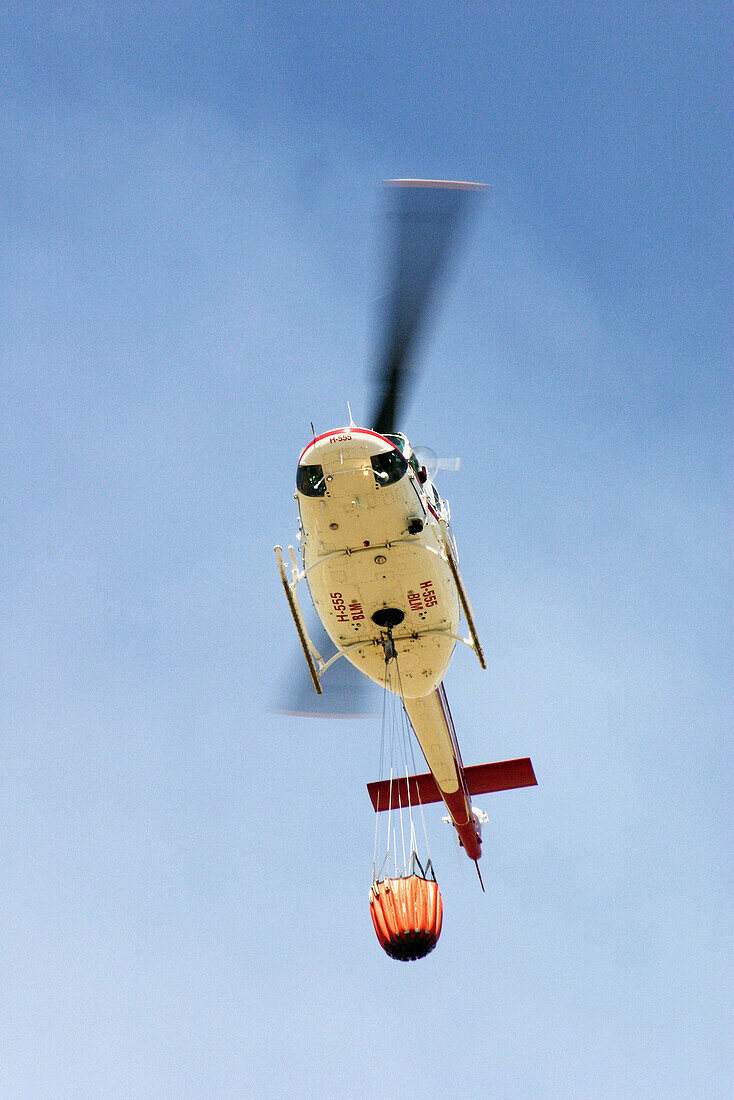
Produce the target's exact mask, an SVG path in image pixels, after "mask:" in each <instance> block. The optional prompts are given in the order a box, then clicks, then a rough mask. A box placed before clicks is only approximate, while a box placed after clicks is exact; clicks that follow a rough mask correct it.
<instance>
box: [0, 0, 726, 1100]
mask: <svg viewBox="0 0 734 1100" xmlns="http://www.w3.org/2000/svg"><path fill="white" fill-rule="evenodd" d="M189 8H190V6H188V5H180V6H179V5H174V4H161V3H147V4H141V3H134V2H133V3H131V4H127V5H125V7H124V10H122V9H120V8H119V6H117V5H105V4H93V5H86V4H84V5H82V4H68V3H67V4H65V3H56V4H54V5H47V4H32V3H27V4H23V5H14V6H12V7H8V8H5V9H4V11H3V13H2V15H0V42H2V46H3V56H4V63H3V65H2V66H1V67H0V95H1V96H2V105H3V110H2V112H0V211H1V212H2V217H1V218H0V257H1V260H0V262H1V264H2V279H0V332H1V333H2V341H1V345H2V349H3V351H2V371H0V406H1V407H2V410H3V416H2V434H1V436H0V447H1V449H2V450H1V453H2V469H3V478H2V495H1V498H0V500H1V504H0V507H1V512H0V519H1V520H2V522H1V525H0V530H1V533H2V537H1V538H0V623H1V624H2V638H3V645H2V649H1V652H2V664H1V665H0V858H1V860H2V867H3V875H2V885H1V886H0V914H2V926H3V930H4V931H3V937H2V944H1V945H0V965H1V967H2V974H3V997H2V1002H1V1003H0V1045H1V1047H2V1050H3V1052H4V1053H3V1070H2V1082H3V1083H2V1089H0V1091H2V1092H3V1094H4V1095H8V1096H12V1097H14V1098H15V1097H26V1096H28V1097H37V1096H44V1097H45V1096H48V1097H52V1096H53V1097H56V1096H58V1097H69V1096H75V1097H76V1096H84V1097H87V1096H88V1097H98V1096H99V1097H110V1096H115V1097H117V1096H119V1097H132V1096H146V1097H147V1096H151V1097H153V1096H155V1097H158V1096H160V1097H167V1096H180V1097H184V1096H185V1097H205V1096H206V1097H213V1096H222V1097H230V1096H262V1097H280V1096H294V1097H295V1096H298V1097H314V1096H360V1097H361V1096H364V1097H372V1096H375V1095H377V1094H380V1095H390V1096H394V1097H406V1098H409V1097H414V1096H417V1095H424V1096H428V1097H444V1096H447V1095H452V1094H453V1093H454V1092H456V1091H458V1089H459V1087H460V1088H461V1089H462V1091H465V1092H468V1093H469V1094H470V1095H481V1096H492V1097H494V1096H496V1097H500V1098H514V1097H517V1098H520V1097H523V1098H524V1097H541V1098H544V1097H570V1096H573V1097H590V1098H591V1097H598V1096H605V1097H610V1098H628V1097H630V1096H636V1097H670V1096H676V1097H691V1098H694V1097H695V1098H698V1097H701V1096H707V1097H708V1096H710V1097H719V1096H721V1097H724V1096H726V1095H728V1088H729V1085H730V1080H731V1070H732V1044H731V978H730V975H731V962H732V959H731V916H732V905H731V899H732V892H731V858H730V850H731V805H732V804H731V794H730V786H731V775H732V768H731V765H732V757H731V740H730V725H731V691H730V686H729V684H730V680H731V602H730V593H731V588H730V559H729V554H728V543H727V537H726V536H727V518H728V508H729V506H730V497H729V489H730V481H729V478H730V473H729V471H730V468H731V467H730V463H731V442H730V438H731V437H730V419H731V379H730V373H729V365H728V364H729V361H730V355H731V329H730V316H729V302H730V297H731V279H730V273H729V254H728V253H729V245H728V240H729V225H728V215H729V210H728V200H729V199H730V194H731V186H730V185H731V179H730V169H729V166H728V163H727V161H728V158H729V153H728V150H729V148H730V144H731V142H730V138H731V134H730V129H729V128H728V126H727V122H726V120H725V109H726V104H727V102H728V100H729V99H730V90H731V89H730V71H729V69H728V63H727V59H726V40H727V36H728V37H729V38H730V30H731V28H730V25H728V19H727V11H726V6H725V5H723V4H717V5H705V4H704V5H695V6H694V5H682V4H681V5H676V4H665V5H663V4H645V5H642V4H640V5H624V4H606V5H593V6H592V5H586V4H552V5H551V4H547V5H546V4H535V5H532V6H526V7H523V6H518V5H509V4H508V5H494V6H491V7H490V6H489V5H487V4H486V3H482V4H462V5H455V6H453V7H451V8H450V9H449V8H447V6H446V5H443V4H424V3H417V4H414V5H410V6H403V5H394V4H393V5H370V4H358V5H357V4H354V5H349V6H346V10H339V9H338V8H337V7H336V6H332V5H323V4H313V3H311V4H301V3H291V4H287V5H286V4H273V3H271V4H267V3H266V4H258V5H257V6H256V7H255V6H254V5H253V6H252V7H250V6H248V5H235V4H225V3H220V4H216V3H212V4H200V5H196V10H195V11H194V12H193V13H192V11H191V10H189ZM392 176H427V177H432V176H435V177H450V178H468V179H476V180H480V181H483V182H486V183H488V184H489V185H490V190H489V192H488V193H487V194H486V195H485V196H484V199H483V203H482V207H481V210H480V212H479V216H478V218H477V219H476V221H475V224H474V226H473V231H472V234H471V235H470V238H469V240H468V242H467V246H466V248H465V250H464V253H463V255H462V257H461V262H460V263H458V264H457V266H456V271H455V277H454V278H453V280H452V282H451V284H450V286H449V287H448V288H447V293H446V295H445V299H444V301H443V302H442V306H441V310H440V311H439V314H438V316H437V318H436V323H435V325H434V327H433V331H432V333H431V335H430V339H427V340H426V343H425V347H424V355H423V359H422V371H421V375H420V378H419V380H418V383H417V385H416V388H415V391H414V393H413V396H412V399H411V402H410V405H409V408H408V410H407V414H406V422H405V429H406V431H407V432H408V434H409V435H410V437H411V439H413V440H414V441H415V442H416V443H424V444H426V445H429V446H431V447H433V448H434V450H436V451H438V452H439V453H441V454H445V455H453V454H459V455H460V456H461V458H462V460H463V468H462V472H461V474H460V475H454V474H445V475H443V478H442V480H441V481H440V487H441V489H442V491H443V493H444V495H446V496H448V497H449V499H450V501H451V505H452V513H453V517H454V530H455V534H456V537H457V540H458V543H459V549H460V553H461V561H462V570H463V573H464V576H465V580H466V582H467V585H468V587H469V591H470V594H471V598H472V602H473V604H474V609H475V613H476V618H477V623H478V626H479V630H480V634H481V636H482V640H483V643H484V648H485V651H486V653H487V656H488V664H489V668H488V670H487V671H486V672H481V670H480V669H479V667H478V665H477V663H476V662H475V661H473V659H472V657H471V654H469V653H468V652H466V653H464V652H462V653H458V654H457V655H456V658H455V661H454V664H453V666H452V669H451V671H450V675H449V678H448V680H447V689H448V693H449V697H450V699H451V704H452V710H453V712H454V717H455V720H456V723H457V728H458V730H459V734H460V739H461V742H462V748H463V753H464V758H465V760H466V761H467V762H468V763H479V762H482V761H484V760H490V759H503V758H508V757H512V756H516V755H525V754H529V755H531V756H532V758H533V761H534V764H535V768H536V772H537V775H538V779H539V786H538V788H537V789H534V790H531V791H520V792H513V793H506V794H501V795H497V796H495V798H494V799H489V798H486V799H484V800H483V803H482V804H483V805H484V807H485V808H486V809H487V811H488V812H489V814H490V824H489V825H488V826H487V827H486V831H485V837H486V839H485V855H484V859H483V873H484V878H485V882H486V884H487V894H486V895H482V894H481V893H480V891H479V889H478V886H477V883H476V876H475V874H474V871H473V868H471V866H470V865H469V864H468V862H467V861H466V860H464V862H463V863H462V860H461V859H460V858H459V855H458V854H457V852H456V851H455V846H454V843H453V840H452V837H451V836H450V835H449V832H448V830H447V829H446V827H445V826H443V825H442V824H441V822H440V813H438V812H435V813H433V815H432V816H429V819H428V828H429V834H430V839H431V846H432V849H433V855H434V862H435V863H436V866H437V872H438V878H439V882H440V884H441V888H442V893H443V898H444V907H445V924H444V932H443V935H442V938H441V941H440V943H439V945H438V947H437V949H436V951H435V952H434V953H433V954H432V955H431V956H430V957H429V958H428V959H426V960H425V961H424V962H423V963H421V964H415V965H411V966H401V965H398V964H396V963H393V962H391V961H390V960H389V959H388V958H387V957H386V956H384V955H383V953H382V952H381V951H380V949H379V946H378V945H377V941H376V939H375V937H374V933H373V930H372V927H371V922H370V919H369V914H368V907H367V891H368V887H369V882H370V874H371V861H372V843H373V818H372V811H371V807H370V803H369V800H368V798H367V794H366V791H365V787H364V785H365V783H366V782H367V781H368V780H369V779H373V778H376V777H377V769H378V767H379V759H378V757H379V728H378V723H377V722H376V721H370V720H363V721H351V722H341V723H340V722H332V723H325V722H319V721H308V720H301V719H288V718H285V717H282V716H279V715H275V714H272V713H269V711H268V703H269V701H270V699H271V697H272V694H273V691H274V690H275V689H276V686H277V684H278V680H279V676H280V675H282V669H283V668H284V667H285V666H286V665H287V662H288V661H289V659H290V657H291V652H292V645H293V638H292V634H293V631H292V624H291V623H290V620H289V618H288V615H287V609H286V607H285V604H284V601H283V598H282V592H281V591H280V589H279V582H278V579H277V573H276V569H275V562H274V559H273V556H272V546H273V544H274V543H276V542H281V543H284V542H287V541H288V540H289V539H291V540H292V539H293V538H294V535H295V512H294V504H293V500H292V492H293V478H294V470H295V463H296V460H297V457H298V454H299V453H300V450H301V448H302V446H303V444H304V442H305V440H306V439H307V438H308V435H309V433H310V428H309V422H310V421H311V420H313V421H314V423H315V425H316V427H317V429H319V428H320V429H328V428H330V427H333V426H337V425H339V424H340V423H342V422H343V421H344V419H345V417H346V402H347V401H350V402H351V405H352V409H353V411H354V414H355V417H356V418H357V419H359V418H360V414H361V415H363V416H366V415H367V410H368V408H369V407H370V397H369V392H370V391H369V370H368V367H369V362H370V349H371V341H372V337H373V334H374V325H373V321H374V311H375V298H376V297H377V295H378V294H379V292H380V287H379V279H378V270H379V257H380V247H381V238H380V232H379V230H380V224H379V209H380V206H379V187H378V185H379V181H380V180H381V179H383V178H386V177H392Z"/></svg>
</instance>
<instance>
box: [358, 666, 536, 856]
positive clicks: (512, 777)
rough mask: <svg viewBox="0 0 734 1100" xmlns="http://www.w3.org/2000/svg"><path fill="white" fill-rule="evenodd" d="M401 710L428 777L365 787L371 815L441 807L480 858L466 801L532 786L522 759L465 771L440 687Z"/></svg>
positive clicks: (476, 832)
mask: <svg viewBox="0 0 734 1100" xmlns="http://www.w3.org/2000/svg"><path fill="white" fill-rule="evenodd" d="M405 709H406V711H407V712H408V717H409V718H410V721H411V723H412V726H413V729H414V730H415V734H416V737H417V738H418V742H419V744H420V746H421V748H422V750H423V754H424V756H425V758H426V761H427V763H428V766H429V768H430V769H431V770H430V771H429V772H425V773H423V774H421V775H413V776H410V777H407V778H401V779H392V780H390V779H388V780H381V781H380V782H378V783H368V785H367V790H368V792H369V795H370V798H371V800H372V805H373V806H374V808H375V811H376V812H378V813H379V812H380V811H381V810H390V809H398V808H400V807H403V806H408V805H413V806H415V805H418V804H419V803H423V804H425V803H429V802H443V803H444V804H445V806H446V808H447V810H448V811H449V814H450V816H451V821H452V822H453V825H454V827H455V829H456V832H457V833H458V835H459V841H460V842H461V845H462V847H463V848H464V849H465V851H466V854H467V855H468V856H469V858H470V859H473V860H475V861H476V860H478V859H479V858H480V856H481V854H482V840H481V836H480V832H479V829H478V827H477V822H476V821H475V818H474V814H473V812H472V805H471V796H472V795H475V794H487V793H489V792H490V791H506V790H511V789H513V788H516V787H530V786H534V785H535V784H536V783H537V780H536V778H535V773H534V771H533V765H532V764H531V762H530V760H529V759H528V758H527V757H524V758H523V759H519V760H503V761H499V762H497V763H494V764H479V765H476V766H474V767H471V768H465V767H464V765H463V763H462V760H461V752H460V751H459V744H458V741H457V738H456V731H455V729H454V723H453V719H452V717H451V711H450V709H449V705H448V700H447V698H446V692H445V690H444V687H443V684H441V685H440V687H439V688H438V690H437V691H435V692H434V693H433V694H432V695H429V696H426V697H425V698H422V699H406V700H405Z"/></svg>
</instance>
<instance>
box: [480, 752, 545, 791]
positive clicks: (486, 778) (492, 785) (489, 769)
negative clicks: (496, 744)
mask: <svg viewBox="0 0 734 1100" xmlns="http://www.w3.org/2000/svg"><path fill="white" fill-rule="evenodd" d="M464 775H465V776H466V785H467V787H468V788H469V794H490V793H491V792H492V791H512V790H514V789H515V787H537V785H538V780H537V779H536V778H535V772H534V771H533V765H532V764H531V762H530V757H529V756H523V757H522V758H521V759H520V760H500V761H499V762H498V763H497V764H475V765H474V766H473V767H472V768H464Z"/></svg>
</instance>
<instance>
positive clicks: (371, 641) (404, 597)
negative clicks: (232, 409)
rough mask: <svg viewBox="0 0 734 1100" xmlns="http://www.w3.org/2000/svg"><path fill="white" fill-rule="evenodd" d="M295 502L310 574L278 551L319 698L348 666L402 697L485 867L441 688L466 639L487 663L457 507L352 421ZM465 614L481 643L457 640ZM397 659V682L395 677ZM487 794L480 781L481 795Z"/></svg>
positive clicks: (306, 469) (311, 455) (299, 484)
mask: <svg viewBox="0 0 734 1100" xmlns="http://www.w3.org/2000/svg"><path fill="white" fill-rule="evenodd" d="M296 500H297V502H298V512H299V541H300V545H301V557H302V568H300V569H299V567H298V564H297V562H296V555H295V551H293V549H292V548H289V551H290V554H291V562H292V566H293V573H292V578H291V580H290V581H289V580H288V577H287V575H286V570H285V566H284V563H283V558H282V550H281V548H280V547H279V546H276V548H275V553H276V557H277V559H278V567H279V570H280V577H281V581H282V584H283V588H284V590H285V594H286V598H287V599H288V604H289V606H290V610H291V614H292V616H293V620H294V623H295V625H296V629H297V631H298V636H299V640H300V642H301V646H302V648H303V652H304V655H305V657H306V661H307V664H308V667H309V672H310V674H311V679H312V680H313V684H314V687H315V689H316V691H317V692H318V693H321V692H322V685H321V679H322V677H326V676H328V670H329V667H330V666H331V665H332V664H333V662H334V661H335V660H341V659H346V660H348V661H350V662H351V663H352V664H353V665H354V666H355V667H356V668H357V669H359V670H360V672H362V673H364V675H365V676H368V677H369V678H370V679H371V680H374V681H375V682H376V683H377V684H381V685H383V684H384V685H385V686H386V687H388V688H389V689H390V690H391V691H395V692H397V693H399V694H400V696H401V698H402V701H403V704H404V706H405V710H406V711H407V714H408V717H409V718H410V722H411V725H412V727H413V729H414V731H415V734H416V737H417V739H418V742H419V744H420V746H421V749H422V750H423V755H424V756H425V758H426V762H427V764H428V767H429V769H430V772H431V775H432V776H433V780H434V781H435V788H434V791H435V792H436V793H435V798H441V799H442V800H443V801H444V803H445V804H446V806H447V808H448V810H449V814H450V818H451V821H452V822H453V824H454V826H455V827H456V830H457V833H458V835H459V839H460V841H461V843H462V845H463V846H464V848H465V850H466V852H467V855H469V857H470V858H471V859H473V860H477V859H479V856H480V855H481V835H480V828H479V824H478V819H477V817H476V815H475V813H474V812H473V810H472V804H471V793H470V790H469V786H468V782H467V778H466V773H465V770H464V766H463V763H462V759H461V753H460V751H459V745H458V741H457V738H456V731H455V729H454V723H453V719H452V717H451V711H450V709H449V705H448V700H447V698H446V692H445V689H444V686H443V683H442V681H443V678H444V676H445V674H446V670H447V669H448V667H449V664H450V662H451V658H452V656H453V652H454V649H455V647H456V643H457V641H463V642H465V643H466V644H467V645H469V646H470V647H471V648H473V649H474V650H475V652H476V655H477V657H478V658H479V661H480V663H481V665H482V667H485V663H484V655H483V653H482V649H481V645H480V644H479V639H478V638H477V636H476V629H475V627H474V622H473V614H472V611H471V606H470V604H469V601H468V597H467V595H466V592H465V591H464V588H463V582H462V581H461V578H460V576H459V572H458V565H457V556H456V546H455V544H454V539H453V536H452V534H451V531H450V528H449V518H450V516H449V508H448V503H447V502H445V501H442V500H441V498H440V496H439V495H438V492H437V491H436V489H435V487H434V486H433V484H432V482H431V479H430V478H429V477H428V474H427V472H426V470H425V468H423V467H419V466H418V463H417V462H416V459H415V456H414V455H413V454H412V452H411V449H410V445H409V443H408V441H407V439H405V437H404V436H402V435H390V436H385V435H380V434H378V433H377V432H374V431H370V430H369V429H367V428H357V427H355V426H353V425H350V427H348V428H342V429H338V430H337V431H335V432H330V433H326V434H325V435H321V436H318V437H316V438H315V439H313V440H312V442H311V443H309V445H308V446H307V447H306V449H305V450H304V451H303V453H302V455H301V458H300V460H299V464H298V472H297V477H296ZM303 580H305V581H306V582H307V583H308V587H309V590H310V592H311V598H312V599H313V603H314V606H315V608H316V611H317V613H318V615H319V618H320V619H321V622H322V623H323V625H324V628H325V629H326V632H327V634H328V635H329V637H330V638H331V640H332V641H333V643H334V645H335V646H336V653H335V654H334V655H333V656H330V657H326V659H325V658H324V657H323V656H322V655H321V654H320V653H319V652H318V651H317V649H316V648H315V646H314V644H313V642H312V641H311V639H310V638H309V636H308V633H307V631H306V626H305V622H304V620H303V616H302V613H301V610H300V605H299V603H298V598H297V595H296V589H297V586H298V585H299V584H300V582H301V581H303ZM462 611H463V613H464V617H465V619H466V621H467V624H468V626H469V630H470V633H471V636H472V637H471V640H469V639H466V638H460V637H459V635H458V634H457V631H458V628H459V618H460V613H461V612H462ZM393 658H396V661H395V666H396V669H397V677H394V678H391V679H390V680H388V678H387V677H386V668H387V667H388V665H389V664H390V663H391V662H392V659H393ZM482 782H484V777H483V778H482ZM379 786H380V785H379V784H378V787H379ZM487 789H490V788H488V787H486V786H482V785H481V784H480V786H479V787H478V788H476V790H475V793H476V791H478V790H487ZM492 789H496V788H494V787H493V788H492ZM424 795H425V796H426V797H428V800H429V801H433V800H435V799H434V798H433V797H432V796H431V793H430V792H426V791H425V790H424ZM376 797H377V805H376V809H378V810H379V809H387V808H388V806H387V803H385V804H384V805H383V804H380V797H382V796H381V795H380V794H379V792H378V794H377V795H376ZM385 797H388V798H392V794H390V795H386V796H385Z"/></svg>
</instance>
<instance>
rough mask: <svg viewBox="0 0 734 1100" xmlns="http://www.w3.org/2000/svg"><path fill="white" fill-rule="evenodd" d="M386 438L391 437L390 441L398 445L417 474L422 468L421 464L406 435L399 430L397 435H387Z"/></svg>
mask: <svg viewBox="0 0 734 1100" xmlns="http://www.w3.org/2000/svg"><path fill="white" fill-rule="evenodd" d="M385 439H389V440H390V442H391V443H392V444H393V445H394V446H395V447H397V449H398V450H399V451H400V453H401V455H402V456H403V458H404V459H406V460H407V461H408V462H409V463H410V465H411V466H412V468H413V471H414V472H415V473H416V474H418V472H419V470H420V466H419V465H418V462H417V460H416V457H415V454H414V453H413V448H412V447H411V445H410V443H409V442H408V440H407V439H406V437H405V436H404V435H403V433H402V432H399V433H398V434H397V435H386V436H385Z"/></svg>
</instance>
